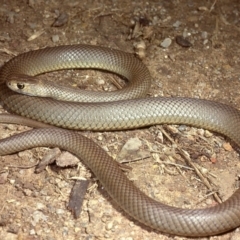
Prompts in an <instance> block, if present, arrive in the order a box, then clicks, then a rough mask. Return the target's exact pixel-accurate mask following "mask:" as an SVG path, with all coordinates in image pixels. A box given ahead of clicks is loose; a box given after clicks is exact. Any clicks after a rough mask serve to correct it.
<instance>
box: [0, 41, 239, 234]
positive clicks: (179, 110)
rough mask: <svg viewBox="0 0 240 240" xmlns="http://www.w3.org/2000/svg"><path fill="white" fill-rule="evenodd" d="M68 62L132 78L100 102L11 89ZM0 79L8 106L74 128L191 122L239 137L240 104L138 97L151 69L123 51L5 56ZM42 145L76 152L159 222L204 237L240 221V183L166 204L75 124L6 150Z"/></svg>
mask: <svg viewBox="0 0 240 240" xmlns="http://www.w3.org/2000/svg"><path fill="white" fill-rule="evenodd" d="M68 68H93V69H101V70H106V71H110V72H114V73H116V74H118V75H121V76H123V77H125V78H127V79H128V80H129V81H130V83H129V85H128V87H126V88H124V89H122V90H121V91H120V92H121V93H119V92H111V93H107V94H106V93H105V94H106V95H105V94H104V95H103V96H99V95H98V93H97V94H95V95H96V98H97V99H98V97H100V99H102V98H103V100H102V101H107V100H108V101H110V102H98V100H96V101H97V102H96V103H76V102H65V101H56V100H53V99H50V98H40V97H31V96H26V95H21V94H19V93H16V92H13V91H11V90H10V89H9V88H8V87H7V86H6V83H5V82H6V81H8V80H9V79H12V78H13V79H14V78H15V79H16V76H21V78H22V77H23V78H24V75H29V76H35V75H38V74H41V73H45V72H49V71H54V70H58V69H68ZM0 81H1V85H0V99H1V103H2V106H3V107H4V108H5V109H6V110H8V111H9V112H11V113H15V114H18V115H21V116H23V117H26V118H27V119H28V118H29V119H33V120H37V121H40V122H43V123H45V124H51V125H54V126H57V127H61V128H67V129H76V130H80V129H85V130H86V129H89V130H119V129H121V130H123V129H132V128H139V127H144V126H150V125H154V124H163V123H168V124H187V125H192V126H196V127H202V128H205V129H209V130H212V131H215V132H218V133H221V134H223V135H225V136H227V137H229V138H230V139H232V140H233V141H234V142H235V143H237V144H238V145H240V127H239V122H240V112H239V111H238V110H237V109H235V108H233V107H231V106H228V105H225V104H221V103H218V102H214V101H207V100H201V99H193V98H177V97H173V98H165V97H157V98H142V97H140V96H142V95H144V94H146V93H147V91H148V88H149V87H150V83H151V77H150V74H149V71H148V69H147V68H146V67H145V65H144V64H143V63H142V62H141V61H139V60H138V59H137V58H135V57H134V56H133V55H131V54H129V53H125V52H122V51H118V50H113V49H109V48H103V47H99V46H88V45H71V46H70V45H68V46H59V47H52V48H45V49H40V50H35V51H30V52H27V53H23V54H21V55H19V56H17V57H15V58H13V59H11V60H10V61H9V62H7V63H6V64H5V65H4V66H3V67H2V68H1V70H0ZM99 94H100V95H101V93H99ZM86 98H88V97H86ZM126 98H135V99H127V100H126ZM100 101H101V100H100ZM15 117H16V118H17V116H13V117H12V118H11V119H9V118H8V117H7V119H6V115H2V116H1V115H0V121H1V122H12V121H13V122H18V119H15ZM20 119H21V118H20ZM27 119H24V120H23V122H21V123H26V124H28V125H30V126H35V125H34V121H32V120H27ZM28 121H32V122H28ZM39 124H40V126H41V123H39ZM43 126H44V124H43ZM37 146H51V147H52V146H58V147H60V148H62V149H65V150H67V151H69V152H71V153H73V154H75V155H76V156H77V157H79V158H80V159H81V160H82V161H83V162H84V163H85V164H86V165H87V166H88V167H89V168H90V169H91V171H92V172H93V173H94V174H95V175H96V177H97V178H98V179H99V181H100V182H101V184H102V185H103V186H104V188H105V189H106V190H107V192H108V193H109V195H110V196H111V197H112V198H113V199H114V200H115V201H116V202H117V203H118V204H119V206H121V208H122V209H124V210H125V211H126V212H127V213H128V214H129V215H131V216H132V217H133V218H135V219H137V220H138V221H139V222H141V223H143V224H145V225H147V226H150V227H152V228H154V229H158V230H160V231H162V232H165V233H170V234H175V235H182V236H196V237H200V236H209V235H215V234H220V233H223V232H226V231H229V230H231V229H234V228H236V227H238V226H239V225H240V190H237V191H236V192H235V193H234V194H233V195H232V196H231V197H230V198H229V199H228V200H227V201H225V202H224V203H222V204H219V205H217V206H215V207H211V208H206V209H180V208H175V207H171V206H167V205H165V204H162V203H160V202H158V201H155V200H154V199H152V198H150V197H148V196H147V195H145V194H144V193H142V192H141V191H140V190H139V189H138V188H137V187H135V185H134V184H133V183H132V182H131V181H129V180H128V179H127V177H126V176H125V174H124V173H122V171H121V170H120V169H119V166H118V164H117V163H116V162H115V161H114V160H113V159H112V158H111V157H110V156H109V155H108V154H107V153H105V152H104V151H103V150H102V149H101V148H100V147H99V146H97V145H96V144H95V143H93V142H92V141H91V140H89V139H87V138H85V137H84V136H81V135H80V134H78V133H75V132H72V131H69V130H64V129H60V128H59V129H58V128H40V129H34V130H31V131H27V132H24V133H21V134H18V135H15V136H12V137H10V138H6V139H2V140H1V141H0V155H6V154H10V153H14V152H18V151H21V150H24V149H28V148H33V147H37Z"/></svg>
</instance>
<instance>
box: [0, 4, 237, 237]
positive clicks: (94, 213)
mask: <svg viewBox="0 0 240 240" xmlns="http://www.w3.org/2000/svg"><path fill="white" fill-rule="evenodd" d="M61 14H62V18H60V19H59V21H60V23H57V24H58V25H60V26H54V25H53V23H54V22H55V20H56V19H58V17H59V15H61ZM66 14H67V15H68V17H67V16H66ZM177 36H183V37H184V41H183V43H181V42H180V44H179V43H177V42H176V37H177ZM168 38H169V39H170V40H172V41H171V44H170V45H169V46H166V45H165V46H162V45H163V41H164V40H166V39H168ZM186 40H187V42H185V41H186ZM80 43H84V44H92V45H99V46H106V47H111V48H116V49H120V50H123V51H127V52H131V53H133V54H137V55H140V57H142V60H143V62H144V63H145V64H146V65H147V67H148V68H149V70H150V73H151V75H152V78H153V83H152V87H151V90H150V92H149V96H151V97H156V96H182V97H194V98H203V99H209V100H215V101H219V102H222V103H226V104H229V105H232V106H234V107H236V108H240V95H239V89H240V70H239V64H240V57H239V56H240V3H239V1H238V0H232V1H227V0H219V1H217V0H215V1H197V0H192V1H183V0H175V1H152V0H149V1H142V0H139V1H126V0H123V1H117V0H112V1H110V0H105V1H103V0H98V1H97V0H91V1H86V0H82V1H77V0H68V1H57V0H48V1H43V0H28V1H27V0H20V1H19V0H0V65H3V64H4V63H5V62H7V61H8V60H10V59H11V58H12V57H13V56H15V55H18V54H20V53H23V52H26V51H30V50H34V49H39V48H44V47H47V46H57V45H63V44H80ZM143 44H144V45H145V46H146V49H141V46H142V45H143ZM185 45H187V46H185ZM190 45H191V46H190ZM139 46H140V48H139ZM47 76H48V78H50V79H51V80H53V81H58V80H60V81H61V82H66V84H71V85H76V84H77V85H78V86H79V87H81V88H87V89H93V90H96V89H98V90H112V89H114V87H113V85H112V84H111V81H110V80H111V79H112V78H113V76H112V75H110V74H107V73H101V72H96V71H86V70H84V71H80V70H69V71H61V72H58V73H49V74H47ZM103 82H104V83H105V85H104V86H102V85H101V84H102V83H103ZM1 112H4V110H3V109H1ZM27 129H29V128H27V127H25V126H14V125H10V124H1V125H0V136H1V138H4V137H7V136H10V135H13V134H17V133H19V132H21V131H25V130H27ZM163 129H164V131H166V133H167V134H168V135H170V136H171V138H172V139H173V141H174V144H173V143H172V142H171V141H170V140H169V139H168V138H167V137H166V134H164V132H163ZM83 134H84V135H86V136H88V137H89V138H91V139H92V140H93V141H95V142H97V143H98V144H99V145H101V146H102V147H103V148H104V149H105V150H106V151H108V153H109V154H110V155H111V156H113V157H114V158H116V159H118V156H119V154H120V153H121V150H122V147H123V146H124V144H125V143H126V142H128V141H129V139H131V138H136V139H137V140H140V141H141V146H140V147H139V149H138V151H136V155H134V154H132V155H131V158H130V160H128V161H127V162H128V163H125V164H126V165H128V166H130V167H132V170H131V171H129V172H128V173H127V174H128V176H129V178H130V179H131V180H132V181H134V182H135V183H136V185H137V186H138V187H139V188H140V189H141V190H143V191H144V192H146V193H147V194H148V195H150V196H151V197H153V198H155V199H158V200H160V201H162V202H164V203H167V204H169V205H172V206H178V207H183V208H199V207H208V206H214V205H215V204H217V201H216V199H215V198H214V197H213V195H212V194H211V191H209V190H208V189H207V188H206V186H205V185H204V184H203V182H202V180H200V179H199V177H198V176H197V175H196V173H195V171H193V170H192V169H188V168H186V167H187V166H188V164H187V163H186V161H185V159H184V158H183V157H182V156H181V155H180V154H179V149H182V150H184V151H186V152H187V153H188V154H189V155H190V157H191V160H192V162H193V163H195V164H197V165H199V166H202V169H203V170H204V172H206V178H207V177H209V178H210V182H211V185H212V188H213V189H214V190H217V191H219V196H220V198H221V199H222V200H225V199H227V198H228V197H229V196H231V194H232V193H233V192H234V191H235V189H236V184H237V181H236V180H238V176H239V169H240V163H239V154H238V152H237V151H235V150H234V149H235V148H232V146H233V145H232V143H231V142H230V141H229V139H226V138H224V137H223V136H220V135H218V134H215V133H210V132H208V131H205V130H203V129H196V128H192V127H188V126H163V128H161V127H160V126H152V127H150V128H144V129H139V130H131V131H118V132H101V133H98V132H97V133H96V132H94V133H92V132H84V133H83ZM47 151H48V149H47V148H37V149H33V150H27V151H24V152H21V153H18V154H13V155H10V156H3V157H1V158H0V159H1V161H0V202H1V207H0V239H9V240H10V239H28V240H30V239H46V240H52V239H86V240H90V239H92V240H94V239H119V240H137V239H145V240H147V239H151V240H155V239H164V240H165V239H186V238H184V237H176V236H169V235H168V234H163V233H161V232H158V231H155V230H152V229H150V228H148V227H145V226H144V225H142V224H140V223H138V222H137V221H135V220H134V219H132V218H131V217H129V216H128V215H127V214H125V213H124V212H123V211H122V210H121V208H120V207H119V206H117V204H116V203H115V202H114V201H113V200H112V199H111V198H110V197H109V196H108V194H107V192H106V191H105V190H104V189H103V188H102V187H101V184H100V183H99V182H97V181H96V179H95V177H94V176H92V175H91V172H90V171H89V169H86V168H85V166H83V165H82V164H81V163H79V165H78V167H76V166H74V167H65V168H62V167H59V166H56V165H55V164H52V165H51V166H48V167H47V169H46V170H44V171H42V172H41V173H39V174H36V173H35V172H34V170H35V167H31V166H33V165H34V164H35V163H36V162H37V161H39V160H41V158H42V156H43V155H44V154H45V153H46V152H47ZM139 154H140V156H144V157H142V158H144V159H141V157H140V158H139ZM141 154H142V155H141ZM131 160H137V161H131ZM26 166H29V168H25V167H26ZM188 167H189V166H188ZM76 177H77V178H87V179H90V180H91V181H90V182H91V184H90V185H91V186H90V188H89V189H88V191H87V193H86V195H85V200H84V202H83V208H82V212H81V214H80V217H79V218H78V219H75V218H74V217H73V215H72V213H71V212H70V211H69V210H68V209H67V207H66V205H67V202H68V200H69V196H70V192H71V188H72V187H73V185H74V182H75V181H76V180H75V178H76ZM202 239H218V240H223V239H224V240H225V239H232V240H233V239H240V234H239V230H238V229H236V230H233V231H231V232H229V233H226V234H223V235H221V236H215V237H210V238H202Z"/></svg>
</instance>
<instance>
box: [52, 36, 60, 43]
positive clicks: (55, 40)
mask: <svg viewBox="0 0 240 240" xmlns="http://www.w3.org/2000/svg"><path fill="white" fill-rule="evenodd" d="M52 41H53V42H54V43H55V42H58V41H59V35H53V36H52Z"/></svg>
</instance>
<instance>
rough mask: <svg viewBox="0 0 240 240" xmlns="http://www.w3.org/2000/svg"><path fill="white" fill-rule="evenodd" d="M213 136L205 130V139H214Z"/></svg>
mask: <svg viewBox="0 0 240 240" xmlns="http://www.w3.org/2000/svg"><path fill="white" fill-rule="evenodd" d="M212 135H213V134H212V133H211V132H209V131H208V130H205V132H204V137H206V138H209V137H212Z"/></svg>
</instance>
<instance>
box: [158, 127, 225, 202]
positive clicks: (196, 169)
mask: <svg viewBox="0 0 240 240" xmlns="http://www.w3.org/2000/svg"><path fill="white" fill-rule="evenodd" d="M160 129H161V131H162V133H163V134H164V135H165V136H166V137H167V139H168V140H169V141H170V142H171V143H172V144H175V145H176V143H175V142H174V140H173V139H172V138H171V137H170V136H169V135H168V133H167V132H166V131H165V130H164V129H163V128H162V127H160ZM176 148H177V149H178V151H179V153H180V155H181V156H182V157H183V158H184V159H185V161H186V162H187V163H188V164H189V165H190V166H191V167H192V168H193V169H194V170H195V172H196V174H197V175H198V177H199V178H200V179H201V181H202V182H203V183H204V184H205V186H206V187H207V188H208V189H209V190H210V191H211V192H214V190H213V189H212V186H211V184H210V183H209V181H208V180H207V179H206V178H205V177H204V175H203V174H202V173H201V171H199V169H198V168H197V167H196V166H195V164H194V163H193V162H192V161H191V159H190V157H189V155H188V154H187V152H186V151H184V150H182V149H181V148H179V147H178V146H177V145H176ZM213 196H214V198H215V199H216V201H217V202H219V203H221V202H222V201H221V199H220V197H219V196H218V195H217V193H216V192H214V193H213Z"/></svg>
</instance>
